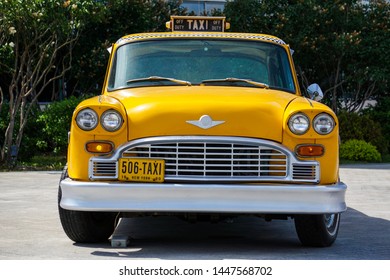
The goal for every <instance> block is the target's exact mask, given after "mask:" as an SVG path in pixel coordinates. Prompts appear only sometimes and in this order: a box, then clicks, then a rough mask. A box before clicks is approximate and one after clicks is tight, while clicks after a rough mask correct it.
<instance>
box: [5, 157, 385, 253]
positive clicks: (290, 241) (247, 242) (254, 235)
mask: <svg viewBox="0 0 390 280" xmlns="http://www.w3.org/2000/svg"><path fill="white" fill-rule="evenodd" d="M340 177H341V180H342V181H343V182H345V183H346V184H347V185H348V190H347V196H346V200H347V205H348V210H347V211H346V212H345V213H343V215H342V218H341V227H340V231H339V236H338V239H337V240H336V242H335V244H334V245H333V246H332V247H329V248H307V247H303V246H301V245H300V243H299V240H298V238H297V236H296V233H295V228H294V223H293V221H292V220H287V221H285V220H275V221H272V222H266V221H264V220H262V219H259V218H255V217H240V218H237V219H235V220H232V221H229V222H223V223H216V224H214V223H208V222H199V223H194V224H191V223H187V222H185V221H181V220H179V219H177V218H175V217H157V218H154V217H147V218H128V219H123V220H122V221H121V223H120V225H119V227H118V231H121V232H123V233H126V234H128V235H129V236H131V239H130V244H129V245H128V246H127V247H123V248H114V247H112V246H111V243H109V242H106V243H98V244H76V243H74V242H72V241H71V240H69V239H68V238H67V236H66V235H65V234H64V232H63V230H62V227H61V224H60V221H59V217H58V211H57V191H58V182H59V178H60V173H59V172H1V173H0V260H119V259H121V260H123V259H133V260H156V259H158V260H199V259H207V260H229V259H231V260H233V259H234V260H390V238H389V236H390V183H389V182H390V164H367V165H345V166H342V167H341V169H340Z"/></svg>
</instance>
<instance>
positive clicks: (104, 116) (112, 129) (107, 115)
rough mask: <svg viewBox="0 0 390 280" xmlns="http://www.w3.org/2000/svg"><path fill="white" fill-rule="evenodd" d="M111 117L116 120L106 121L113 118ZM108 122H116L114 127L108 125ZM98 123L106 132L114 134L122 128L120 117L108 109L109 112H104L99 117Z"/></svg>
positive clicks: (114, 111)
mask: <svg viewBox="0 0 390 280" xmlns="http://www.w3.org/2000/svg"><path fill="white" fill-rule="evenodd" d="M113 116H115V117H116V120H113V119H111V120H109V119H108V118H110V117H113ZM110 122H116V124H115V125H112V124H109V123H110ZM100 123H101V125H102V127H103V128H104V129H105V130H106V131H108V132H115V131H118V130H119V129H120V128H121V127H122V124H123V118H122V115H121V114H120V113H119V112H118V111H116V110H114V109H110V110H107V111H105V112H104V113H103V114H102V116H101V117H100Z"/></svg>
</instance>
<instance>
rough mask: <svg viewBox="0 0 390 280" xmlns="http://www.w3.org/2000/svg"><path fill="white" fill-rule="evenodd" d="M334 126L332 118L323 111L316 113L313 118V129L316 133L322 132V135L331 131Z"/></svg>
mask: <svg viewBox="0 0 390 280" xmlns="http://www.w3.org/2000/svg"><path fill="white" fill-rule="evenodd" d="M334 126H335V122H334V119H333V118H332V117H331V116H330V115H328V114H325V113H321V114H319V115H317V116H316V117H315V118H314V120H313V127H314V130H315V131H316V132H317V133H318V134H322V135H325V134H329V133H331V132H332V130H333V128H334Z"/></svg>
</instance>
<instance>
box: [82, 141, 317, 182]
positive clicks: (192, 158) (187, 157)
mask: <svg viewBox="0 0 390 280" xmlns="http://www.w3.org/2000/svg"><path fill="white" fill-rule="evenodd" d="M122 157H124V158H132V157H136V158H155V159H163V160H164V161H165V181H171V182H174V181H176V182H180V181H187V182H222V181H225V182H262V181H264V182H265V181H267V182H307V183H318V182H319V173H320V168H319V164H318V162H317V161H300V160H298V159H297V158H296V157H295V155H294V154H293V153H292V152H291V151H289V150H288V149H286V148H285V147H284V146H282V145H280V144H278V143H275V142H272V141H266V140H259V139H253V138H242V137H207V136H185V137H181V136H177V137H176V136H166V137H151V138H144V139H139V140H135V141H132V142H128V143H126V144H124V145H122V146H121V147H119V148H118V149H117V150H116V152H115V154H113V155H112V156H110V157H93V158H91V160H90V165H89V174H90V178H91V179H92V180H99V179H109V180H116V179H117V178H118V161H119V159H120V158H122Z"/></svg>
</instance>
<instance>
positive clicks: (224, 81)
mask: <svg viewBox="0 0 390 280" xmlns="http://www.w3.org/2000/svg"><path fill="white" fill-rule="evenodd" d="M214 83H247V84H250V85H253V86H256V87H260V88H266V89H269V85H267V84H265V83H260V82H255V81H252V80H248V79H239V78H225V79H213V80H203V81H202V82H201V83H200V84H214Z"/></svg>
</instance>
